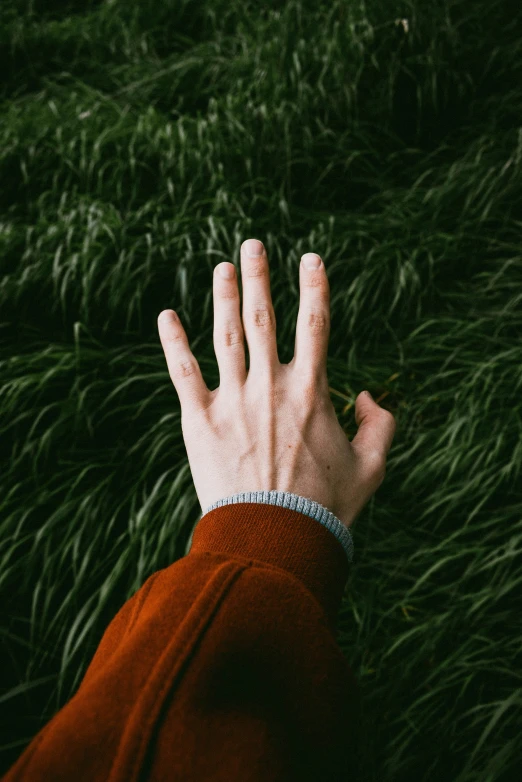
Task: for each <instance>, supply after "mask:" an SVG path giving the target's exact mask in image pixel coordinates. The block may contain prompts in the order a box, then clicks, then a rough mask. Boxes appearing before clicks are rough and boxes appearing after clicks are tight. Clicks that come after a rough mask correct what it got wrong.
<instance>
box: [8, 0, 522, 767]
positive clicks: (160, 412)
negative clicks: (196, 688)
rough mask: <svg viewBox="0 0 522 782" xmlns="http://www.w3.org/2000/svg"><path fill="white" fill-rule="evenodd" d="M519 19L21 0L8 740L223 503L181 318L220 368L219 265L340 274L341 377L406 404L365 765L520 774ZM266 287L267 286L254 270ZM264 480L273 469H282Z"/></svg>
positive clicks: (429, 7)
mask: <svg viewBox="0 0 522 782" xmlns="http://www.w3.org/2000/svg"><path fill="white" fill-rule="evenodd" d="M521 16H522V14H521V12H520V10H517V9H513V7H512V5H511V4H508V3H507V2H496V3H493V4H491V3H486V2H485V0H478V1H477V2H476V3H474V4H473V6H470V5H469V4H467V3H464V2H453V1H451V2H450V0H447V1H446V2H444V1H442V0H437V2H434V3H431V4H427V3H420V2H418V1H417V0H410V2H406V3H402V4H399V6H397V7H394V8H393V9H391V7H390V5H389V4H386V3H384V2H383V0H371V1H369V2H366V3H363V2H361V3H355V4H348V3H341V2H334V3H319V4H318V3H312V2H311V0H306V1H305V0H291V1H290V2H286V3H281V2H275V0H273V1H272V2H268V3H264V4H263V6H262V8H260V7H259V6H258V5H257V4H254V3H239V2H230V0H228V2H226V3H225V2H224V0H214V2H213V3H197V2H195V1H194V0H185V2H182V3H179V2H162V3H159V2H157V0H147V2H143V0H142V2H127V3H123V2H120V0H114V1H113V2H90V3H81V4H80V3H74V2H65V0H62V2H57V0H54V2H49V0H47V2H45V3H43V2H42V1H41V0H36V1H35V2H29V1H28V0H27V1H22V0H19V1H18V2H15V3H11V4H9V8H4V7H2V9H0V66H1V67H0V71H1V73H2V76H1V79H0V101H1V104H0V110H1V122H0V179H1V181H2V188H0V312H1V317H0V336H1V340H0V369H1V375H2V379H1V381H0V411H1V415H0V435H1V436H0V444H1V446H0V447H1V449H2V455H3V464H5V469H4V470H3V471H2V492H1V494H0V497H1V499H0V508H1V514H0V529H1V531H0V540H1V548H0V589H1V593H2V601H1V605H2V609H1V611H2V621H1V623H0V639H1V642H2V643H1V649H2V665H1V666H0V671H1V673H0V676H1V683H2V689H1V691H0V723H1V726H2V729H1V731H0V735H1V736H2V739H1V740H0V757H1V762H2V768H1V769H0V773H2V772H3V771H4V770H5V769H6V768H7V767H8V766H9V765H11V764H12V763H13V762H14V761H15V760H16V758H17V757H18V755H19V754H20V753H21V752H22V750H23V748H24V747H25V746H26V745H27V744H28V743H29V742H30V741H31V739H32V737H33V736H34V735H35V734H36V733H37V732H38V731H39V730H40V728H41V727H42V726H43V725H44V724H46V722H47V721H48V720H49V719H50V718H51V717H52V716H53V714H54V713H55V712H56V711H57V710H58V709H59V708H60V707H61V706H62V705H63V704H64V703H65V702H67V701H68V700H69V698H70V697H71V696H72V695H73V694H74V692H75V690H76V688H77V687H78V685H79V683H80V681H81V679H82V677H83V674H84V672H85V670H86V667H87V665H88V664H89V662H90V660H91V658H92V656H93V653H94V651H95V649H96V647H97V645H98V643H99V641H100V640H101V637H102V635H103V632H104V630H105V628H106V626H107V624H108V623H109V622H110V621H111V619H112V618H113V616H114V615H115V613H116V612H117V611H118V609H119V608H120V607H121V605H123V603H124V602H125V601H126V600H127V599H128V598H129V597H130V596H131V595H132V594H133V593H134V592H135V591H136V590H137V589H139V587H140V586H141V585H142V584H143V582H144V581H145V579H146V578H147V577H148V576H149V575H150V574H151V573H153V572H155V571H156V570H158V569H160V568H163V567H167V566H168V565H169V564H171V563H172V562H173V561H175V560H176V559H178V558H179V557H181V556H183V555H184V554H185V553H186V551H187V550H188V547H189V545H190V540H191V534H192V531H193V527H194V525H195V523H196V522H197V520H198V519H199V517H200V514H201V508H200V507H199V505H198V502H197V497H196V494H195V490H194V487H193V483H192V479H191V475H190V470H189V467H188V461H187V458H186V451H185V447H184V443H183V439H182V433H181V421H180V417H181V415H180V406H179V402H178V399H177V396H176V393H175V390H174V389H173V387H172V383H171V381H170V378H169V376H168V372H167V369H166V365H165V359H164V356H163V352H162V349H161V345H160V342H159V338H158V334H157V326H156V318H157V315H158V314H159V312H160V311H161V310H162V309H164V308H167V307H172V308H174V309H176V311H177V312H178V314H179V315H180V318H181V320H182V322H183V325H184V326H185V328H186V330H187V333H188V336H189V339H190V342H191V348H192V350H193V352H194V354H195V355H196V357H197V359H198V360H199V362H200V365H201V368H202V371H203V374H204V377H205V380H206V382H207V384H208V386H209V388H216V387H217V386H218V385H219V373H218V370H217V364H216V361H215V354H214V349H213V344H212V332H213V309H212V273H213V268H214V266H215V265H216V264H217V263H219V262H221V261H223V260H231V261H233V262H234V263H236V265H238V263H239V247H240V244H241V242H242V241H243V240H244V239H245V238H247V237H249V236H256V237H259V238H260V239H262V240H263V241H264V243H265V245H266V246H267V249H268V253H269V259H270V267H271V286H272V296H273V300H274V308H275V312H276V317H277V327H278V335H277V340H278V347H279V357H280V360H281V361H282V362H283V363H286V362H288V361H290V360H291V358H292V356H293V350H294V334H295V323H296V318H297V311H298V305H299V279H298V263H299V259H300V256H301V255H302V254H303V253H304V252H307V251H310V250H314V251H316V252H318V253H320V254H321V255H322V257H323V258H324V261H325V265H326V269H327V273H328V278H329V281H330V288H331V321H332V328H331V338H330V347H329V362H328V373H329V375H328V376H329V385H330V392H331V396H332V401H333V402H334V404H335V406H336V410H337V413H338V416H339V421H340V423H341V425H342V426H343V427H344V429H345V431H346V433H347V435H348V436H349V437H350V438H351V437H353V436H354V435H355V433H356V427H355V421H354V415H353V407H354V400H355V397H356V395H357V394H358V393H359V392H360V391H361V390H362V389H363V388H368V389H369V390H370V391H371V392H372V394H373V395H374V397H375V398H376V399H377V401H379V403H380V404H381V405H382V406H383V407H385V408H387V409H389V410H391V411H392V412H393V413H394V415H395V417H396V420H397V425H398V427H397V434H396V437H395V440H394V445H393V447H392V450H391V452H390V455H389V458H388V467H387V475H386V479H385V481H384V483H383V484H382V486H381V487H380V489H379V491H378V492H377V494H376V496H375V497H374V498H372V500H371V501H370V503H369V504H368V506H367V507H366V508H365V509H364V511H363V512H362V513H361V515H360V517H359V518H358V520H357V521H356V524H355V526H354V528H353V529H352V532H353V537H354V543H355V561H354V565H353V568H352V571H351V574H350V578H349V581H348V583H347V586H346V594H345V599H344V601H343V605H342V609H341V612H340V616H339V643H340V645H341V647H342V649H343V651H344V652H345V654H346V657H347V659H348V660H349V662H350V665H351V666H352V668H353V670H354V673H355V675H356V677H357V679H358V681H359V683H360V686H361V689H362V692H363V706H364V711H363V720H362V725H361V732H360V741H359V743H360V756H359V758H358V759H354V766H355V765H357V764H358V765H359V775H360V779H361V780H365V781H366V780H372V781H373V780H375V781H376V782H377V781H378V782H406V780H408V782H409V780H415V781H416V782H418V781H419V780H441V779H443V780H451V782H479V781H480V782H507V781H508V780H510V779H512V778H513V777H514V774H515V770H516V768H519V767H520V762H521V758H520V749H519V737H520V734H521V732H522V724H521V723H522V720H521V714H522V710H521V708H520V707H521V705H522V681H521V680H522V659H521V657H522V651H521V650H522V619H521V616H522V613H521V610H520V609H521V608H522V606H521V601H520V595H521V594H522V584H521V581H522V576H521V575H520V572H521V566H522V556H521V549H522V513H521V511H522V497H521V494H520V485H521V475H520V473H521V465H522V416H521V405H520V398H521V390H522V389H521V386H522V350H521V337H522V314H521V313H522V307H521V296H522V294H521V291H522V253H521V249H520V236H521V229H522V177H521V166H522V127H521V126H520V109H521V107H522V87H521V85H522V79H521V76H522V36H521V34H520V31H521V30H522V18H521ZM240 287H241V285H240ZM260 488H263V487H260Z"/></svg>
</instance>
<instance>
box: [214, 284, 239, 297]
mask: <svg viewBox="0 0 522 782" xmlns="http://www.w3.org/2000/svg"><path fill="white" fill-rule="evenodd" d="M217 297H218V298H219V299H222V300H224V301H229V300H234V299H238V298H239V291H238V289H237V286H234V285H224V286H223V287H221V286H219V288H218V290H217Z"/></svg>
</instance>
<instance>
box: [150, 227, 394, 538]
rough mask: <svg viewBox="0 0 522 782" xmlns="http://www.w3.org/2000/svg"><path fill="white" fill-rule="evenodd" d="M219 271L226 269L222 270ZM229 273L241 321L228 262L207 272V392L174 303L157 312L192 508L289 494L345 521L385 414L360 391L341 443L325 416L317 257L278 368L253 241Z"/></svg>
mask: <svg viewBox="0 0 522 782" xmlns="http://www.w3.org/2000/svg"><path fill="white" fill-rule="evenodd" d="M249 246H253V247H254V248H255V247H256V246H257V247H258V248H259V249H260V250H261V254H260V255H258V256H254V257H252V256H250V255H248V254H247V247H249ZM310 256H313V254H312V253H307V254H306V255H305V256H303V257H304V258H308V257H310ZM316 257H318V256H316ZM319 260H320V259H319ZM223 271H226V272H229V276H228V277H227V278H224V277H222V276H221V272H223ZM241 274H242V279H243V313H242V318H241V316H240V312H239V290H238V285H237V278H236V273H235V267H234V265H233V264H232V263H226V262H225V263H220V264H219V265H218V266H216V268H215V269H214V349H215V352H216V357H217V362H218V366H219V380H220V385H219V387H218V388H216V389H215V390H214V391H210V390H209V389H208V388H207V386H206V384H205V381H204V380H203V376H202V374H201V370H200V367H199V364H198V362H197V360H196V358H195V357H194V355H193V353H192V352H191V350H190V347H189V344H188V339H187V335H186V333H185V330H184V329H183V326H182V325H181V323H180V321H179V318H178V317H177V315H176V314H175V313H174V311H173V310H164V311H163V312H161V313H160V315H159V317H158V330H159V336H160V340H161V344H162V346H163V350H164V352H165V358H166V360H167V365H168V370H169V374H170V377H171V380H172V382H173V383H174V386H175V388H176V391H177V393H178V396H179V399H180V403H181V428H182V431H183V439H184V441H185V447H186V449H187V454H188V459H189V464H190V469H191V471H192V478H193V480H194V485H195V488H196V492H197V495H198V499H199V502H200V504H201V508H202V510H203V512H205V511H206V509H207V508H208V507H209V506H210V505H212V504H213V503H214V502H216V501H217V500H219V499H223V498H224V497H228V496H231V495H232V494H238V493H239V492H248V491H263V490H264V491H272V490H274V491H289V492H292V493H293V494H298V495H300V496H303V497H307V498H308V499H311V500H315V501H316V502H318V503H320V504H321V505H323V506H324V507H325V508H327V509H328V510H330V511H332V513H334V514H335V515H336V516H337V517H338V518H339V519H340V521H342V522H343V523H344V524H345V525H346V526H347V527H349V526H350V525H351V524H352V523H353V521H354V519H355V518H356V516H357V515H358V514H359V513H360V511H361V510H362V508H363V507H364V506H365V505H366V503H367V502H368V500H369V499H370V497H371V496H372V494H374V493H375V491H376V490H377V489H378V487H379V486H380V484H381V483H382V481H383V479H384V476H385V472H386V456H387V454H388V451H389V450H390V448H391V444H392V440H393V437H394V434H395V418H394V417H393V415H392V414H391V413H389V412H388V411H387V410H384V409H383V408H381V407H379V405H378V404H377V403H376V402H374V401H373V400H372V398H371V397H369V396H366V395H365V394H364V393H361V394H359V396H358V397H357V399H356V401H355V421H356V423H357V426H358V431H357V434H356V435H355V437H354V438H353V439H352V441H351V442H350V441H349V440H348V438H347V436H346V434H345V433H344V431H343V429H342V428H341V425H340V424H339V421H338V420H337V416H336V414H335V410H334V406H333V404H332V401H331V399H330V395H329V391H328V379H327V373H326V360H327V353H328V339H329V334H330V288H329V283H328V278H327V276H326V272H325V268H324V264H323V262H322V261H321V263H320V265H319V268H318V269H314V270H309V269H306V268H305V267H304V265H303V263H301V265H300V269H299V283H300V302H299V314H298V318H297V328H296V342H295V351H294V357H293V359H292V361H291V362H290V363H289V364H280V363H279V358H278V354H277V343H276V321H275V314H274V308H273V305H272V296H271V293H270V276H269V267H268V259H267V255H266V252H265V249H264V247H263V245H262V244H261V242H258V241H257V240H256V239H249V240H248V241H247V242H244V243H243V245H242V247H241ZM245 337H246V341H247V344H248V351H249V355H250V369H249V371H248V374H247V371H246V360H245V347H244V338H245Z"/></svg>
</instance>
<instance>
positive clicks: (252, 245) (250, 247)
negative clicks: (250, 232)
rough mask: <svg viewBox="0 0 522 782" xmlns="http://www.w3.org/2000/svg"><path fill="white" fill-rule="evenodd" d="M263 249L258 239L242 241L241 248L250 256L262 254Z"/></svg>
mask: <svg viewBox="0 0 522 782" xmlns="http://www.w3.org/2000/svg"><path fill="white" fill-rule="evenodd" d="M264 249H265V248H264V247H263V242H260V241H259V239H247V240H246V242H243V250H244V251H245V252H246V254H247V255H250V256H251V257H252V258H255V257H258V256H259V255H262V254H263V250H264Z"/></svg>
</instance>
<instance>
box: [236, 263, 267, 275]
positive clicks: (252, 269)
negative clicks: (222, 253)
mask: <svg viewBox="0 0 522 782" xmlns="http://www.w3.org/2000/svg"><path fill="white" fill-rule="evenodd" d="M266 273H267V269H266V266H265V264H264V263H263V262H259V261H253V262H245V263H244V264H243V266H242V269H241V274H242V275H243V276H244V277H254V278H255V277H264V276H265V275H266Z"/></svg>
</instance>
